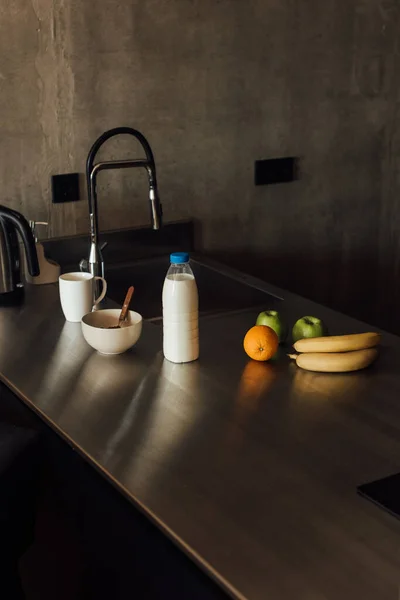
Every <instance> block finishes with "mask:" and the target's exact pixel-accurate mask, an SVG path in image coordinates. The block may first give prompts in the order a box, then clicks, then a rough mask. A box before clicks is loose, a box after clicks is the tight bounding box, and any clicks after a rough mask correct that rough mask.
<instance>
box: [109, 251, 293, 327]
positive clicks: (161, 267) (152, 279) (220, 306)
mask: <svg viewBox="0 0 400 600" xmlns="http://www.w3.org/2000/svg"><path fill="white" fill-rule="evenodd" d="M169 264H170V263H169V258H168V257H160V258H152V259H147V260H142V261H137V262H132V263H126V264H118V265H114V266H108V267H107V272H106V279H107V286H108V289H107V295H108V297H109V298H111V299H112V300H114V301H115V302H117V303H118V304H122V303H123V301H124V297H125V294H126V291H127V289H128V287H129V286H130V285H133V286H135V293H134V296H133V300H132V305H131V306H132V308H133V310H136V311H137V312H139V313H140V314H141V315H142V316H143V318H145V319H152V320H160V319H161V315H162V300H161V298H162V288H163V284H164V279H165V275H166V273H167V271H168V267H169ZM190 266H191V267H192V269H193V273H194V276H195V278H196V282H197V286H198V290H199V314H200V317H204V316H207V315H213V314H217V313H228V312H236V311H241V310H245V309H249V308H255V307H260V310H261V309H262V308H264V309H266V308H268V309H275V308H278V307H279V305H280V304H281V302H282V300H281V299H280V298H277V297H276V296H272V295H271V294H268V293H267V292H263V291H262V290H259V289H257V288H255V287H251V286H249V285H247V284H246V283H243V282H241V281H240V280H239V279H235V278H234V277H233V276H230V275H227V274H225V273H223V272H221V271H219V270H217V269H216V268H213V267H210V266H208V265H206V264H204V263H202V262H200V261H198V260H194V259H191V261H190Z"/></svg>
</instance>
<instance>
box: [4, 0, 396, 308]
mask: <svg viewBox="0 0 400 600" xmlns="http://www.w3.org/2000/svg"><path fill="white" fill-rule="evenodd" d="M399 5H400V3H399V2H398V0H380V1H379V0H346V1H345V0H326V1H324V2H322V1H321V2H316V1H315V0H169V1H167V0H147V1H144V0H121V1H118V0H101V2H88V1H85V0H69V1H68V0H31V1H28V0H2V2H1V5H0V86H1V87H0V90H1V93H0V115H1V125H0V127H1V131H0V133H1V135H0V180H1V184H2V195H1V199H0V202H3V203H5V204H7V205H9V206H13V207H15V208H17V209H20V210H21V211H22V212H23V213H24V214H25V215H26V216H27V217H32V218H36V219H49V220H50V221H51V229H50V231H49V235H50V236H59V235H66V234H73V233H77V232H85V231H87V228H88V222H87V206H86V203H85V202H79V203H75V204H72V205H68V206H65V207H64V206H61V207H60V206H57V207H52V205H51V203H50V194H49V176H50V174H52V173H57V172H58V173H59V172H68V171H80V172H82V171H83V170H84V162H85V158H86V154H87V151H88V149H89V147H90V145H91V143H92V142H93V141H94V139H95V138H96V137H97V135H98V134H100V133H101V132H102V131H104V130H105V129H107V128H110V127H114V126H118V125H131V126H133V127H136V128H138V129H140V130H141V131H142V132H143V133H144V134H145V135H146V136H147V137H148V139H149V141H150V143H151V145H152V147H153V149H154V152H155V156H156V162H157V166H158V173H159V183H160V192H161V194H162V200H163V204H164V212H165V216H166V218H167V219H169V220H173V219H176V218H182V217H187V216H194V217H196V218H198V219H199V220H201V222H202V223H203V244H204V247H205V248H207V249H209V250H221V251H222V250H223V251H224V252H226V253H228V254H229V256H230V258H231V260H232V261H235V260H239V258H238V257H239V254H240V256H242V257H243V256H244V251H246V252H248V253H249V254H248V255H247V256H250V257H251V259H252V261H254V262H252V265H249V268H250V270H251V269H253V270H257V271H258V272H259V273H260V272H261V273H262V274H264V276H265V277H266V278H267V279H268V277H269V278H271V279H273V280H275V281H276V282H278V283H281V284H283V285H286V286H287V287H290V288H292V289H298V290H300V291H301V292H302V293H305V294H307V295H310V296H314V297H316V298H318V299H320V300H323V301H325V302H326V301H331V302H333V303H334V304H336V305H338V306H341V307H343V308H344V309H346V308H348V305H349V303H350V297H351V298H352V299H353V303H359V302H361V303H363V302H366V305H367V304H368V311H369V312H368V311H367V313H366V314H370V311H371V310H372V309H373V307H374V306H378V305H379V306H380V308H379V310H380V311H382V310H389V309H390V310H392V309H393V310H395V308H396V303H398V302H400V293H399V294H398V295H397V296H396V295H395V294H393V293H392V294H391V297H392V298H393V300H392V302H393V306H392V307H390V303H389V305H388V304H387V302H386V301H384V300H382V301H381V303H380V304H379V303H378V304H377V302H378V300H379V301H380V299H381V296H382V298H383V296H384V295H385V294H386V292H387V291H388V289H389V287H390V286H391V285H392V284H393V280H395V279H399V274H398V270H399V262H400V248H399V244H400V242H399V226H398V225H399V219H400V216H399V210H398V197H399V187H400V185H399V183H400V182H399V171H400V170H399V151H400V124H399V118H398V113H399V106H400V104H399V101H400V97H399V95H400V94H399V92H400V75H399V74H400V48H399V41H400V36H399V31H400V6H399ZM129 147H131V148H133V150H134V151H135V153H136V147H135V146H134V144H133V143H132V142H129V140H128V141H126V140H123V141H122V142H121V143H119V144H118V145H117V144H116V143H111V144H110V146H109V148H108V150H107V151H106V150H104V152H103V154H102V156H103V157H105V156H106V155H107V156H110V157H112V156H116V155H121V154H122V153H124V152H127V151H128V152H129ZM282 155H297V156H300V157H301V158H302V175H301V180H300V181H298V182H296V183H294V184H287V185H280V186H273V187H269V188H268V187H259V188H255V187H254V185H253V162H254V159H256V158H264V157H275V156H282ZM99 187H100V191H99V197H100V210H101V224H102V226H103V227H105V228H108V229H111V228H116V227H121V226H122V227H126V226H129V225H136V224H144V223H146V222H147V220H148V207H147V201H146V176H145V174H144V173H141V174H139V173H132V172H131V173H129V172H124V173H121V172H120V173H112V174H101V176H100V186H99ZM235 257H236V259H235ZM254 257H257V261H258V262H257V261H256V260H255V259H254ZM256 264H257V266H256ZM262 265H264V268H263V267H262ZM378 283H379V291H376V289H377V288H376V286H377V284H378ZM396 293H397V292H396ZM385 302H386V303H385ZM366 310H367V309H366Z"/></svg>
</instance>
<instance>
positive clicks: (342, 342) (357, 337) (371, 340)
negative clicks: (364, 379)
mask: <svg viewBox="0 0 400 600" xmlns="http://www.w3.org/2000/svg"><path fill="white" fill-rule="evenodd" d="M380 341H381V336H380V334H379V333H375V332H369V333H353V334H350V335H331V336H325V337H315V338H306V339H304V340H298V341H297V342H296V343H295V344H294V345H293V346H294V349H295V350H296V351H297V352H351V351H353V350H363V349H365V348H373V347H374V346H377V345H378V344H379V343H380Z"/></svg>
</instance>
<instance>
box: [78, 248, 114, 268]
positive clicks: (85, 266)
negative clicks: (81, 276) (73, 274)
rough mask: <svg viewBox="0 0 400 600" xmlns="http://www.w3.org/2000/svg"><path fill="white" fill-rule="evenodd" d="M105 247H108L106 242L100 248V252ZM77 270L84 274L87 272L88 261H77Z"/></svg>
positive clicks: (83, 259)
mask: <svg viewBox="0 0 400 600" xmlns="http://www.w3.org/2000/svg"><path fill="white" fill-rule="evenodd" d="M106 246H108V242H103V243H102V244H101V246H100V250H104V248H105V247H106ZM79 270H80V271H82V272H84V273H88V272H89V261H88V259H87V258H82V260H80V261H79Z"/></svg>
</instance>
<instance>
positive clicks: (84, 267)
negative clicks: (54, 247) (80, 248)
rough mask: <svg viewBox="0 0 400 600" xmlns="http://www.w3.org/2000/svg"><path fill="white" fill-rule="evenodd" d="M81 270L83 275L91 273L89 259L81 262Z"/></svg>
mask: <svg viewBox="0 0 400 600" xmlns="http://www.w3.org/2000/svg"><path fill="white" fill-rule="evenodd" d="M79 270H80V271H82V272H83V273H88V272H89V261H88V259H87V258H82V260H80V261H79Z"/></svg>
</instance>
